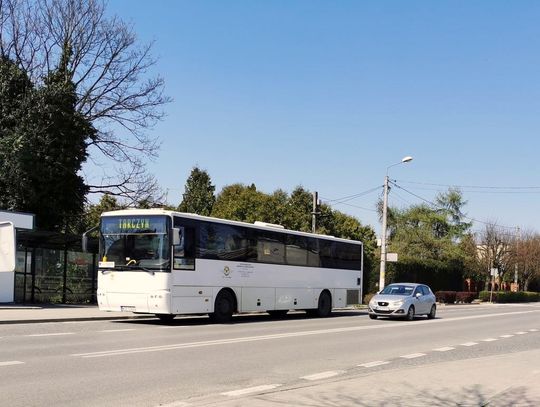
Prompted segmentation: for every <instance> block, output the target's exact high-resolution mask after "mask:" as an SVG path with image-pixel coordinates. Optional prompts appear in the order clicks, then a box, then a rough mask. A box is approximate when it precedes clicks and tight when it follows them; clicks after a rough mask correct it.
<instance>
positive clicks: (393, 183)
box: [390, 181, 515, 229]
mask: <svg viewBox="0 0 540 407" xmlns="http://www.w3.org/2000/svg"><path fill="white" fill-rule="evenodd" d="M390 183H391V184H392V185H394V186H395V187H397V188H399V189H401V190H403V191H405V192H407V193H408V194H410V195H412V196H414V197H416V198H418V199H421V200H422V201H424V202H426V203H427V204H429V205H431V206H433V207H435V208H438V209H444V208H443V207H442V206H440V205H438V204H436V203H434V202H432V201H429V200H428V199H425V198H423V197H421V196H420V195H417V194H415V193H414V192H411V191H409V190H407V189H405V188H403V187H402V186H400V185H398V184H396V182H394V181H390ZM462 217H463V218H465V219H468V220H471V221H473V222H478V223H482V224H484V225H492V223H490V222H484V221H481V220H479V219H476V218H472V217H470V216H466V215H463V214H462ZM496 226H498V227H501V228H506V229H515V226H505V225H496Z"/></svg>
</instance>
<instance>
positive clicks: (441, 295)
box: [435, 291, 456, 304]
mask: <svg viewBox="0 0 540 407" xmlns="http://www.w3.org/2000/svg"><path fill="white" fill-rule="evenodd" d="M435 298H436V299H437V302H441V303H444V304H453V303H454V302H456V292H455V291H437V292H436V293H435Z"/></svg>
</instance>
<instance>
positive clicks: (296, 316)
mask: <svg viewBox="0 0 540 407" xmlns="http://www.w3.org/2000/svg"><path fill="white" fill-rule="evenodd" d="M360 315H367V312H366V311H360V310H358V311H357V310H354V311H350V310H347V311H334V312H332V315H331V316H330V317H328V318H327V319H336V318H347V317H357V316H360ZM307 319H313V320H317V318H311V317H308V316H307V315H306V314H305V313H304V312H290V313H288V314H287V315H285V316H280V317H275V316H271V315H268V314H266V313H260V314H240V315H235V316H234V317H233V319H232V322H230V323H228V324H214V323H213V322H211V321H210V319H209V318H208V316H207V315H197V316H181V317H176V318H175V319H173V320H172V322H161V321H160V320H159V319H157V318H155V319H154V318H141V319H127V320H117V321H112V322H113V323H117V324H137V325H161V326H194V325H195V326H196V325H236V324H247V323H250V324H252V323H257V322H269V321H295V320H307Z"/></svg>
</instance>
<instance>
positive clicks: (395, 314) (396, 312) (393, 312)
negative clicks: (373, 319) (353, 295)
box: [368, 305, 407, 318]
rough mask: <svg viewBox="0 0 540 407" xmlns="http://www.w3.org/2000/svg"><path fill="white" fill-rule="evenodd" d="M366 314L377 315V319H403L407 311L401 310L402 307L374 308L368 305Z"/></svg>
mask: <svg viewBox="0 0 540 407" xmlns="http://www.w3.org/2000/svg"><path fill="white" fill-rule="evenodd" d="M368 312H369V314H370V315H377V316H379V317H392V318H404V317H406V316H407V311H406V310H405V309H404V308H403V306H399V307H395V306H394V307H393V306H388V307H379V306H376V307H375V306H371V305H369V306H368Z"/></svg>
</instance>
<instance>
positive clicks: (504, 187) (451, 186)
mask: <svg viewBox="0 0 540 407" xmlns="http://www.w3.org/2000/svg"><path fill="white" fill-rule="evenodd" d="M394 181H395V182H402V183H404V184H416V185H430V186H436V187H446V188H477V189H511V190H518V189H537V190H540V186H509V187H506V186H492V185H490V186H485V185H455V184H454V185H450V184H433V183H429V182H416V181H404V180H394Z"/></svg>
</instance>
